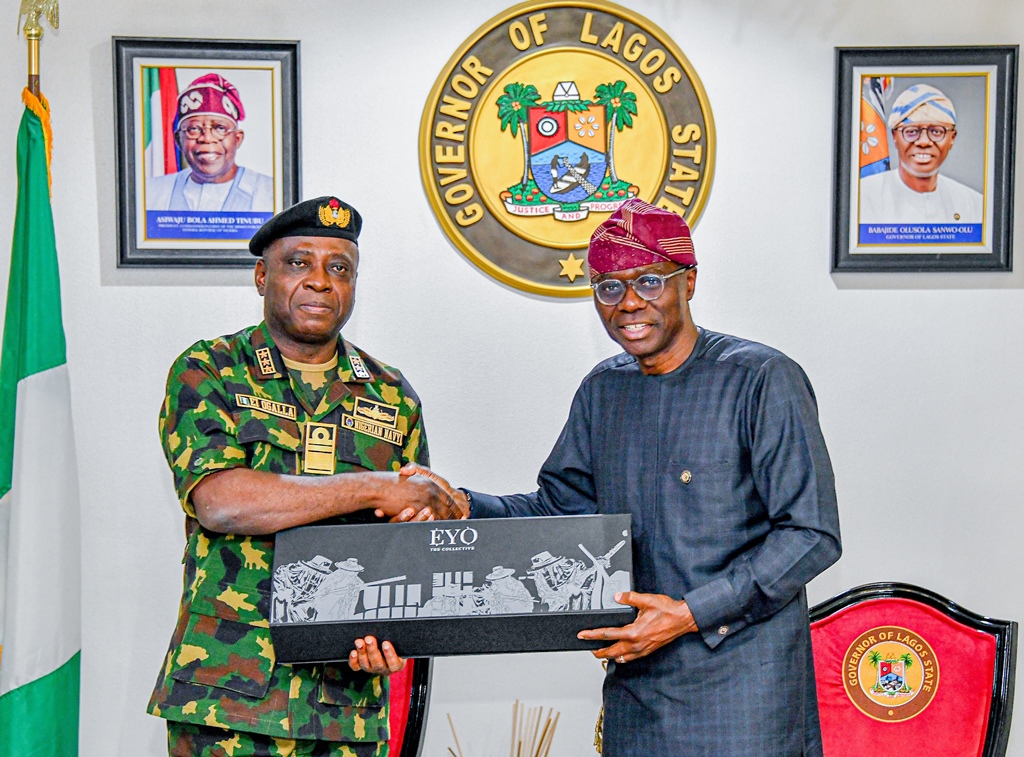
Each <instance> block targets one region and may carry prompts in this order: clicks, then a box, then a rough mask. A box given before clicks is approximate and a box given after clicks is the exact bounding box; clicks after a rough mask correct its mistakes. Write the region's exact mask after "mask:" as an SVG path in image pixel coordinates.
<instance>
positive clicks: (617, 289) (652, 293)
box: [590, 265, 694, 305]
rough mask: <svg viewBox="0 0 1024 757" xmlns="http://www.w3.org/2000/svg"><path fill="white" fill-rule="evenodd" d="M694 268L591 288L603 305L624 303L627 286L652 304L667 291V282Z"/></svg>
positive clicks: (652, 274)
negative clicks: (652, 301)
mask: <svg viewBox="0 0 1024 757" xmlns="http://www.w3.org/2000/svg"><path fill="white" fill-rule="evenodd" d="M693 267H694V266H692V265H688V266H684V267H683V268H680V269H679V270H678V271H672V273H665V274H661V273H644V274H641V275H640V276H637V277H636V278H635V279H627V280H626V281H623V280H622V279H604V280H602V281H599V282H597V283H596V284H591V285H590V288H591V289H593V290H594V296H595V297H597V301H598V302H600V303H601V304H602V305H618V304H619V303H620V302H622V300H623V298H624V297H625V296H626V286H627V285H629V286H631V287H633V291H634V292H636V296H637V297H639V298H640V299H641V300H645V301H647V302H650V301H651V300H656V299H658V297H660V296H661V293H662V292H664V291H665V280H666V279H670V278H672V277H673V276H676V275H678V274H680V273H684V272H685V271H689V270H690V269H691V268H693Z"/></svg>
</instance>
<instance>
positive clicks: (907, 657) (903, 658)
mask: <svg viewBox="0 0 1024 757" xmlns="http://www.w3.org/2000/svg"><path fill="white" fill-rule="evenodd" d="M900 662H902V663H903V666H904V667H903V669H904V671H906V670H910V667H911V666H912V665H913V664H914V657H913V656H912V655H911V654H910V652H904V653H903V654H901V655H900ZM903 691H910V684H908V683H907V676H906V674H905V673H904V675H903Z"/></svg>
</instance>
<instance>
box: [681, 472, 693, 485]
mask: <svg viewBox="0 0 1024 757" xmlns="http://www.w3.org/2000/svg"><path fill="white" fill-rule="evenodd" d="M679 480H680V481H682V482H683V483H684V484H688V483H690V482H691V481H693V474H692V473H690V471H688V470H684V471H683V472H682V473H681V474H680V475H679Z"/></svg>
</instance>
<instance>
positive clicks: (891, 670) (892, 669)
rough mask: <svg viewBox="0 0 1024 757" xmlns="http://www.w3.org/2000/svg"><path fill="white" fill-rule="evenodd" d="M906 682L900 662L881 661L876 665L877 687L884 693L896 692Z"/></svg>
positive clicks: (904, 672)
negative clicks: (884, 691)
mask: <svg viewBox="0 0 1024 757" xmlns="http://www.w3.org/2000/svg"><path fill="white" fill-rule="evenodd" d="M905 680H906V671H905V665H904V664H903V661H902V660H881V661H880V662H879V663H878V685H879V686H881V687H882V688H883V689H884V690H886V691H898V690H899V689H901V688H903V683H904V681H905Z"/></svg>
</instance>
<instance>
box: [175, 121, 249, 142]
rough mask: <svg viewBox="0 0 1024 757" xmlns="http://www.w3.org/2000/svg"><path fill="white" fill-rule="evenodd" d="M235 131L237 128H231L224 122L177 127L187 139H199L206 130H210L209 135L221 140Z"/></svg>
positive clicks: (218, 140)
mask: <svg viewBox="0 0 1024 757" xmlns="http://www.w3.org/2000/svg"><path fill="white" fill-rule="evenodd" d="M236 131H238V129H232V128H231V127H230V126H225V125H224V124H207V125H206V126H200V125H199V124H190V125H189V126H186V127H185V128H183V129H178V133H179V134H184V135H185V136H186V137H188V138H189V139H199V138H200V137H201V136H203V134H205V133H206V132H210V136H211V137H213V138H214V139H215V140H216V141H217V142H223V141H224V140H225V139H227V136H228V135H229V134H234V133H235V132H236Z"/></svg>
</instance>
